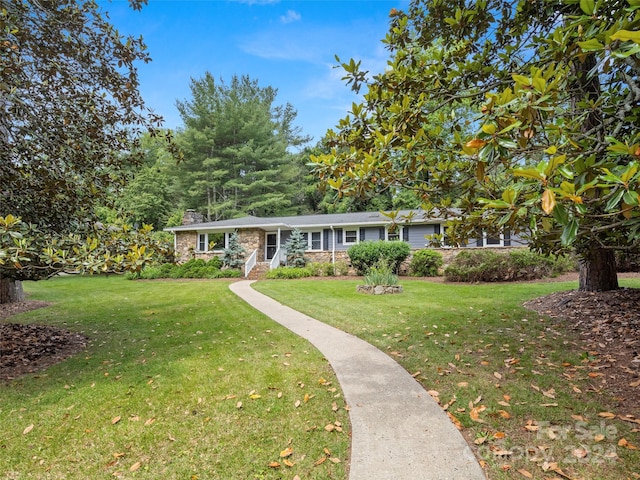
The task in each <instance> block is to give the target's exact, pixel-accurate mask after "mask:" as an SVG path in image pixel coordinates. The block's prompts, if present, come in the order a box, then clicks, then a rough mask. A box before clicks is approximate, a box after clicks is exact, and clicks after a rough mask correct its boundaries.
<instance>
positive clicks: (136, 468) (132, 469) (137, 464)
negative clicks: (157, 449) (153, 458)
mask: <svg viewBox="0 0 640 480" xmlns="http://www.w3.org/2000/svg"><path fill="white" fill-rule="evenodd" d="M141 466H142V462H136V463H134V464H133V465H131V467H130V468H129V471H130V472H135V471H136V470H138V469H139V468H140V467H141Z"/></svg>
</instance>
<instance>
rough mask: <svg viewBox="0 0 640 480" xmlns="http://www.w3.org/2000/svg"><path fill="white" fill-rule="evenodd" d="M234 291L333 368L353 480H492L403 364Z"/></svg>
mask: <svg viewBox="0 0 640 480" xmlns="http://www.w3.org/2000/svg"><path fill="white" fill-rule="evenodd" d="M251 283H252V282H251V281H240V282H235V283H232V284H231V285H230V287H229V288H231V290H232V291H233V292H234V293H235V294H236V295H238V296H239V297H240V298H242V299H243V300H244V301H246V302H247V303H248V304H249V305H251V306H252V307H254V308H255V309H257V310H259V311H261V312H262V313H264V314H265V315H267V316H269V317H270V318H272V319H273V320H275V321H276V322H278V323H280V324H281V325H283V326H285V327H286V328H288V329H289V330H291V331H292V332H294V333H296V334H297V335H299V336H301V337H303V338H305V339H307V340H308V341H309V342H311V343H312V344H313V345H314V346H315V347H316V348H317V349H318V350H320V352H322V354H323V355H324V356H325V357H326V359H327V360H328V361H329V363H330V364H331V366H332V367H333V370H334V371H335V373H336V376H337V377H338V381H339V382H340V386H341V388H342V391H343V392H344V395H345V400H346V401H347V404H348V405H349V407H350V411H349V415H350V419H351V428H352V438H351V467H350V471H349V480H405V479H407V480H408V479H411V480H422V479H424V480H427V479H429V480H485V479H486V477H485V475H484V473H483V471H482V469H481V468H480V465H479V464H478V461H477V460H476V458H475V456H474V455H473V452H472V451H471V449H470V448H469V446H468V445H467V443H466V442H465V440H464V438H463V437H462V435H461V434H460V432H459V431H458V430H457V429H456V427H455V426H454V425H453V424H452V423H451V422H450V421H449V418H448V417H447V415H446V414H445V413H444V412H443V411H442V409H441V408H440V406H438V404H437V403H436V402H435V401H434V400H433V399H432V398H431V396H430V395H429V394H428V393H427V392H426V391H425V390H424V388H422V386H421V385H420V384H419V383H418V382H416V380H415V379H414V378H413V377H411V375H409V373H407V371H406V370H404V369H403V368H402V367H400V365H398V364H397V363H396V362H395V361H393V360H392V359H391V358H390V357H389V356H387V355H386V354H384V353H382V352H381V351H380V350H378V349H377V348H375V347H373V346H372V345H370V344H368V343H367V342H365V341H363V340H360V339H359V338H357V337H354V336H353V335H350V334H348V333H345V332H343V331H341V330H338V329H336V328H334V327H331V326H329V325H326V324H324V323H322V322H319V321H317V320H314V319H313V318H310V317H308V316H306V315H304V314H302V313H300V312H298V311H296V310H293V309H291V308H289V307H286V306H284V305H282V304H281V303H278V302H276V301H275V300H273V299H271V298H269V297H267V296H266V295H263V294H261V293H259V292H256V291H255V290H254V289H252V288H251Z"/></svg>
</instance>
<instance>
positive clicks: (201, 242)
mask: <svg viewBox="0 0 640 480" xmlns="http://www.w3.org/2000/svg"><path fill="white" fill-rule="evenodd" d="M207 237H208V235H207V234H206V233H199V234H198V248H197V250H198V252H206V251H208V250H209V248H208V247H209V241H208V239H207Z"/></svg>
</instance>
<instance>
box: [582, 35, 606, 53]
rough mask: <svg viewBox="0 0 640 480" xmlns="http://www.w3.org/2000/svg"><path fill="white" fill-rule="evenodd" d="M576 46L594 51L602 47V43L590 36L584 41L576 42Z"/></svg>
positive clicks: (583, 49)
mask: <svg viewBox="0 0 640 480" xmlns="http://www.w3.org/2000/svg"><path fill="white" fill-rule="evenodd" d="M578 46H579V47H580V48H581V49H582V51H583V52H595V51H598V50H602V49H603V48H604V45H603V44H601V43H600V42H599V41H598V40H596V39H595V38H591V39H589V40H587V41H586V42H578Z"/></svg>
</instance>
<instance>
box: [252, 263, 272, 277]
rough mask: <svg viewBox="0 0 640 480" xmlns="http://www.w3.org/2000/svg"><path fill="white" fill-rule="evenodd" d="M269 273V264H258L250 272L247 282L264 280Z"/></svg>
mask: <svg viewBox="0 0 640 480" xmlns="http://www.w3.org/2000/svg"><path fill="white" fill-rule="evenodd" d="M268 271H269V262H258V263H256V264H255V266H254V267H253V268H252V269H251V271H250V272H249V276H248V277H247V280H259V279H261V278H264V277H265V275H266V274H267V272H268Z"/></svg>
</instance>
